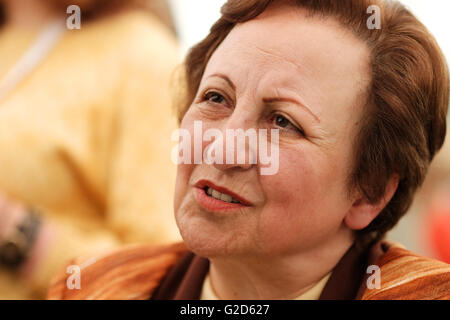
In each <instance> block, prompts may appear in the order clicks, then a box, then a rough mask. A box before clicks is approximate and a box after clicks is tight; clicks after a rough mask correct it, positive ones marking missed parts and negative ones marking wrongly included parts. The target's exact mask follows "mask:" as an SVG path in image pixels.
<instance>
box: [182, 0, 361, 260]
mask: <svg viewBox="0 0 450 320" xmlns="http://www.w3.org/2000/svg"><path fill="white" fill-rule="evenodd" d="M368 61H369V51H368V49H367V48H366V47H365V45H364V44H363V42H361V41H359V40H358V39H356V38H354V37H353V36H352V35H351V34H349V33H346V32H345V31H343V30H342V29H341V28H340V27H338V26H337V24H336V23H335V22H334V21H330V20H320V19H318V18H314V17H313V18H308V19H307V18H305V15H304V13H303V12H301V11H299V10H293V9H292V8H287V7H285V8H277V9H272V8H269V9H268V10H266V11H265V12H264V13H263V14H262V15H260V16H259V17H258V18H257V19H254V20H251V21H249V22H246V23H243V24H239V25H238V26H236V27H235V28H234V29H233V30H232V31H231V33H230V34H229V35H228V36H227V38H226V39H225V40H224V42H223V43H222V44H221V45H220V46H219V48H218V49H217V50H216V51H215V52H214V54H213V55H212V57H211V59H210V61H209V63H208V65H207V68H206V70H205V72H204V75H203V78H202V80H201V84H200V86H199V88H198V92H197V96H196V98H195V100H194V101H193V103H192V105H191V107H190V109H189V110H188V111H187V113H186V115H185V117H184V119H183V121H182V124H181V127H182V128H184V129H187V130H189V131H190V133H191V135H192V136H194V121H202V127H203V130H206V129H209V128H217V129H219V130H220V131H222V132H224V135H225V130H226V129H238V128H241V129H243V130H247V129H249V128H254V129H256V130H258V129H279V142H278V148H279V168H278V172H277V173H276V174H273V175H261V174H260V166H259V164H256V165H255V164H253V165H252V164H249V163H247V164H213V165H208V164H205V163H204V162H203V163H202V164H191V165H189V164H181V165H179V167H178V176H177V186H176V195H175V214H176V219H177V224H178V227H179V228H180V232H181V235H182V236H183V239H184V240H185V242H186V243H187V245H188V246H189V247H190V248H191V249H193V250H194V251H195V252H197V253H198V254H201V255H204V256H208V257H214V256H220V255H224V254H227V255H249V254H255V255H261V254H262V255H276V254H289V253H294V252H297V251H298V250H309V249H313V248H317V247H318V246H321V245H324V244H326V243H328V242H330V241H338V240H341V239H342V238H343V237H347V236H348V235H350V234H351V233H350V230H349V229H348V228H347V227H346V226H345V223H344V222H343V221H344V218H345V216H346V214H347V213H348V210H349V209H350V208H351V206H352V200H351V199H349V198H348V197H347V192H346V184H345V179H346V178H347V176H348V174H349V170H350V169H351V165H352V144H353V141H354V136H355V134H356V129H357V124H358V122H359V121H360V119H361V116H362V101H363V100H364V90H365V88H366V87H367V85H368V79H369V76H368ZM209 143H210V142H208V143H203V148H205V147H206V146H207V145H208V144H209ZM205 183H206V185H205ZM208 187H213V188H215V189H219V190H217V191H224V192H223V193H229V192H228V191H231V192H232V193H233V194H234V195H237V196H239V197H240V198H238V199H239V200H244V199H245V200H246V201H247V203H246V205H243V204H235V203H232V204H230V203H228V202H226V201H222V200H215V199H212V197H211V196H209V195H208V194H207V193H206V192H205V188H208ZM216 187H217V188H216ZM233 194H232V195H233ZM217 195H218V193H216V196H217ZM223 199H224V200H230V198H229V197H225V198H223ZM241 202H242V201H241ZM221 204H223V205H221Z"/></svg>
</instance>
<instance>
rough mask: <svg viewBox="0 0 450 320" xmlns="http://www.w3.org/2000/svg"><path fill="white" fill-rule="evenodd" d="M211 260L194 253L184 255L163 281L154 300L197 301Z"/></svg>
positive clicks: (154, 294) (155, 293) (154, 295)
mask: <svg viewBox="0 0 450 320" xmlns="http://www.w3.org/2000/svg"><path fill="white" fill-rule="evenodd" d="M208 269H209V260H208V259H205V258H201V257H198V256H196V255H194V254H193V253H192V252H190V251H189V252H187V253H186V254H184V255H183V256H182V257H181V259H180V261H179V262H178V263H177V264H175V265H174V266H173V267H172V269H171V270H170V271H169V272H168V273H167V276H166V277H165V278H164V279H163V281H161V283H160V285H159V287H158V288H157V289H156V290H155V292H154V293H153V295H152V297H151V299H152V300H197V299H199V298H200V293H201V289H202V285H203V281H204V279H205V277H206V274H207V273H208Z"/></svg>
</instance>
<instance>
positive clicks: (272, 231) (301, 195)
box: [259, 147, 343, 247]
mask: <svg viewBox="0 0 450 320" xmlns="http://www.w3.org/2000/svg"><path fill="white" fill-rule="evenodd" d="M333 162H336V159H335V161H331V158H329V157H325V156H324V154H322V153H318V152H314V150H308V149H307V148H303V149H302V150H282V148H281V147H280V166H279V171H278V173H277V174H276V175H273V176H261V185H262V188H263V189H264V192H265V194H266V195H267V203H266V205H265V207H264V209H263V211H262V213H261V217H260V224H259V226H260V229H261V230H260V233H261V234H263V235H267V237H265V239H261V240H262V241H264V242H265V243H266V244H267V245H269V246H273V245H274V244H277V245H278V246H280V247H282V246H284V247H287V246H292V244H293V243H296V242H297V243H298V242H301V243H303V244H305V242H311V241H316V240H317V239H318V238H320V237H321V236H324V235H325V234H326V233H329V232H330V230H332V229H335V228H338V227H339V225H340V224H341V219H342V217H341V216H342V213H341V212H342V211H343V206H342V201H341V199H340V195H341V194H342V193H341V191H342V190H341V188H340V183H339V181H340V178H339V170H341V169H339V168H337V167H336V165H333Z"/></svg>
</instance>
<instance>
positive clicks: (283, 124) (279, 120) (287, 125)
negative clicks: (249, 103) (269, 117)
mask: <svg viewBox="0 0 450 320" xmlns="http://www.w3.org/2000/svg"><path fill="white" fill-rule="evenodd" d="M273 122H274V124H275V125H276V126H278V127H280V128H283V129H286V130H293V131H296V132H298V133H300V134H301V135H304V133H303V131H302V130H301V129H299V128H298V127H296V126H295V125H294V124H292V122H291V121H289V120H288V119H287V118H286V117H284V116H282V115H280V114H275V115H274V117H273Z"/></svg>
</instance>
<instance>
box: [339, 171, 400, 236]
mask: <svg viewBox="0 0 450 320" xmlns="http://www.w3.org/2000/svg"><path fill="white" fill-rule="evenodd" d="M398 181H399V177H398V174H394V175H392V176H391V178H390V179H389V181H388V183H387V185H386V189H385V191H384V197H383V198H382V199H381V200H380V201H379V202H377V203H373V204H370V203H368V202H367V199H366V198H365V197H364V196H362V197H358V198H357V199H356V200H355V201H354V202H353V204H352V207H351V208H350V210H349V211H348V213H347V215H346V216H345V218H344V222H345V224H346V225H347V227H349V228H350V229H352V230H361V229H364V228H365V227H367V226H368V225H369V224H370V223H371V222H372V221H373V219H375V218H376V217H377V216H378V214H379V213H380V212H381V210H383V208H384V207H385V206H386V205H387V204H388V202H389V201H390V200H391V199H392V197H393V196H394V193H395V191H396V190H397V187H398Z"/></svg>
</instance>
